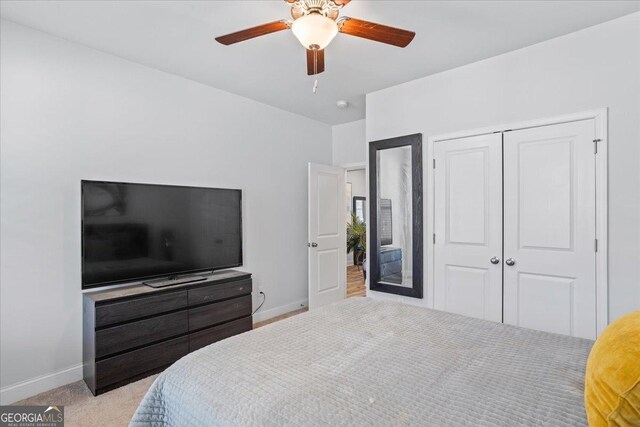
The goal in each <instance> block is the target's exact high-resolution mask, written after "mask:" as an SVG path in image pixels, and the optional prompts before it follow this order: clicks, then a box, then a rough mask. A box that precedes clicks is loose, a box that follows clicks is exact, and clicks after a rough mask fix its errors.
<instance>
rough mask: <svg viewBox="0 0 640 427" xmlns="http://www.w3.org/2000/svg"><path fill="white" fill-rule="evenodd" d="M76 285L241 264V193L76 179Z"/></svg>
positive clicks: (107, 283)
mask: <svg viewBox="0 0 640 427" xmlns="http://www.w3.org/2000/svg"><path fill="white" fill-rule="evenodd" d="M81 186H82V288H83V289H86V288H91V287H96V286H106V285H112V284H116V283H123V282H132V281H142V280H145V279H150V278H159V277H176V276H178V275H184V274H187V273H196V272H202V271H207V270H217V269H223V268H230V267H237V266H240V265H242V191H241V190H230V189H221V188H201V187H183V186H174V185H152V184H132V183H123V182H105V181H82V185H81Z"/></svg>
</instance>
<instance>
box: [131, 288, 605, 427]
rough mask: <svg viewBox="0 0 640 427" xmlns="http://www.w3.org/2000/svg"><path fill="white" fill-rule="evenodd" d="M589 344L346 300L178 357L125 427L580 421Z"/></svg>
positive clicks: (367, 300)
mask: <svg viewBox="0 0 640 427" xmlns="http://www.w3.org/2000/svg"><path fill="white" fill-rule="evenodd" d="M592 345H593V342H592V341H590V340H586V339H581V338H573V337H567V336H562V335H556V334H550V333H546V332H540V331H534V330H530V329H523V328H519V327H515V326H510V325H504V324H499V323H494V322H489V321H483V320H477V319H472V318H468V317H464V316H459V315H456V314H451V313H445V312H441V311H436V310H429V309H425V308H420V307H415V306H411V305H407V304H403V303H396V302H386V301H379V300H373V299H370V298H352V299H348V300H345V301H343V302H340V303H338V304H334V305H330V306H326V307H323V308H320V309H317V310H314V311H312V312H308V313H304V314H301V315H298V316H294V317H292V318H289V319H285V320H282V321H279V322H276V323H273V324H270V325H267V326H265V327H262V328H259V329H256V330H253V331H251V332H247V333H244V334H242V335H238V336H235V337H232V338H228V339H226V340H224V341H221V342H218V343H216V344H213V345H210V346H208V347H205V348H203V349H201V350H198V351H196V352H194V353H191V354H189V355H187V356H185V357H184V358H182V359H180V360H179V361H178V362H176V363H175V364H174V365H172V366H171V367H170V368H168V369H167V370H166V371H164V372H163V373H162V374H161V375H160V376H159V377H158V378H157V379H156V381H155V382H154V383H153V385H152V386H151V388H150V389H149V391H148V392H147V394H146V396H145V397H144V399H143V401H142V402H141V404H140V406H139V408H138V410H137V411H136V413H135V415H134V417H133V419H132V421H131V425H132V426H147V425H154V426H188V425H193V426H218V425H219V426H303V425H304V426H306V425H326V426H373V425H375V426H377V425H380V426H397V425H429V426H463V425H469V426H509V427H512V426H518V425H528V426H580V425H587V419H586V415H585V409H584V404H583V393H584V373H585V365H586V361H587V357H588V355H589V351H590V349H591V346H592Z"/></svg>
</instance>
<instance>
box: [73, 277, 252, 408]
mask: <svg viewBox="0 0 640 427" xmlns="http://www.w3.org/2000/svg"><path fill="white" fill-rule="evenodd" d="M251 291H252V283H251V274H250V273H245V272H241V271H236V270H226V271H221V272H216V273H213V274H211V275H208V276H207V279H206V280H204V281H200V282H195V283H188V284H183V285H175V286H168V287H164V288H151V287H149V286H146V285H142V284H140V285H132V286H126V287H121V288H116V289H108V290H103V291H96V292H87V293H85V294H84V296H83V310H82V311H83V346H82V353H83V363H84V367H83V371H84V381H85V382H86V383H87V386H88V387H89V389H90V390H91V392H92V393H93V394H94V395H98V394H101V393H104V392H106V391H109V390H112V389H114V388H117V387H120V386H122V385H125V384H127V383H130V382H133V381H136V380H138V379H140V378H143V377H146V376H148V375H151V374H154V373H156V372H159V371H162V370H163V369H165V368H166V367H167V366H169V365H171V364H172V363H173V362H175V361H176V360H178V359H180V358H181V357H182V356H184V355H186V354H187V353H189V352H191V351H194V350H197V349H199V348H202V347H204V346H206V345H209V344H211V343H214V342H216V341H220V340H222V339H224V338H228V337H230V336H232V335H237V334H240V333H242V332H245V331H249V330H251V329H252V317H251V308H252V305H251Z"/></svg>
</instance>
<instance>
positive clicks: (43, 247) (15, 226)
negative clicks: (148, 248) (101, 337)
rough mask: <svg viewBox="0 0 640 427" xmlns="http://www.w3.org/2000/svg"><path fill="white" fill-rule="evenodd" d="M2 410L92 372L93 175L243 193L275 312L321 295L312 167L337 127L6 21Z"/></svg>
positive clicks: (269, 309)
mask: <svg viewBox="0 0 640 427" xmlns="http://www.w3.org/2000/svg"><path fill="white" fill-rule="evenodd" d="M1 27H2V33H1V39H2V45H1V54H2V56H1V61H0V62H1V69H0V73H1V119H0V120H1V122H2V129H1V134H0V140H1V163H0V165H1V187H0V194H1V200H2V207H1V219H2V223H1V230H0V231H1V240H0V245H1V258H0V263H1V273H0V281H1V286H0V292H1V294H0V300H1V306H0V307H1V313H0V315H1V322H0V323H1V329H0V336H1V342H0V345H1V350H0V351H1V353H0V359H1V365H0V372H1V378H0V384H1V387H2V393H1V399H2V403H3V404H4V403H8V402H10V401H13V400H16V399H19V398H22V397H26V395H28V394H33V393H36V392H40V391H43V390H44V389H47V388H50V387H54V386H57V385H60V384H61V383H64V382H67V381H72V380H76V379H79V378H80V375H81V374H80V372H81V371H80V368H79V364H80V363H81V360H82V353H81V343H82V335H81V330H82V327H81V324H82V322H81V321H82V310H81V300H82V294H81V291H80V180H81V179H83V178H84V179H104V180H116V181H130V182H150V183H167V184H184V185H199V186H212V187H230V188H241V189H243V191H244V193H243V202H244V206H243V208H244V234H245V267H244V268H245V269H246V270H247V271H250V272H252V273H254V285H255V287H258V286H260V287H262V288H263V289H264V291H265V293H266V294H267V301H266V304H265V306H264V307H263V309H262V310H261V313H263V312H264V313H265V314H263V317H266V316H268V315H276V314H280V312H284V311H290V310H292V309H295V308H298V307H299V305H300V304H301V303H306V301H307V259H306V258H307V252H306V250H305V245H304V243H305V242H306V239H307V237H306V235H307V219H306V210H307V162H308V161H313V162H318V163H325V164H329V163H331V161H332V157H331V150H332V148H331V128H330V126H327V125H324V124H321V123H319V122H315V121H312V120H309V119H306V118H303V117H300V116H297V115H294V114H291V113H287V112H284V111H282V110H279V109H276V108H273V107H269V106H266V105H264V104H260V103H258V102H254V101H251V100H248V99H245V98H242V97H239V96H236V95H232V94H229V93H227V92H223V91H220V90H216V89H213V88H210V87H207V86H203V85H201V84H198V83H195V82H192V81H189V80H185V79H182V78H179V77H176V76H173V75H170V74H166V73H163V72H159V71H156V70H153V69H150V68H146V67H143V66H140V65H137V64H134V63H131V62H128V61H125V60H122V59H119V58H117V57H114V56H110V55H107V54H104V53H101V52H98V51H95V50H92V49H89V48H86V47H83V46H81V45H78V44H73V43H69V42H67V41H64V40H62V39H58V38H54V37H51V36H49V35H46V34H44V33H40V32H36V31H33V30H30V29H28V28H26V27H22V26H19V25H16V24H13V23H10V22H7V21H4V20H3V21H2V25H1Z"/></svg>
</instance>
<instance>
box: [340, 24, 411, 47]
mask: <svg viewBox="0 0 640 427" xmlns="http://www.w3.org/2000/svg"><path fill="white" fill-rule="evenodd" d="M344 19H345V20H344V21H343V22H342V23H341V25H340V32H341V33H344V34H349V35H350V36H356V37H362V38H363V39H369V40H374V41H377V42H381V43H386V44H391V45H393V46H398V47H406V46H407V45H408V44H409V43H411V40H413V38H414V37H415V35H416V33H414V32H413V31H407V30H402V29H400V28H394V27H389V26H387V25H381V24H376V23H375V22H368V21H363V20H361V19H355V18H347V17H345V18H344Z"/></svg>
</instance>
